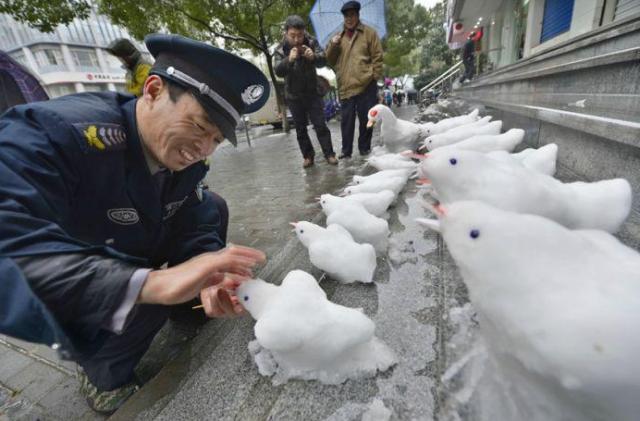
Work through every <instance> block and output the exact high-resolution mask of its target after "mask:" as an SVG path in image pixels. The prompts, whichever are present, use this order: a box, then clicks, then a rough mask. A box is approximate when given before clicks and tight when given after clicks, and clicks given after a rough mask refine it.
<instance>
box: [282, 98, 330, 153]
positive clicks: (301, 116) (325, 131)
mask: <svg viewBox="0 0 640 421" xmlns="http://www.w3.org/2000/svg"><path fill="white" fill-rule="evenodd" d="M287 105H288V106H289V109H290V110H291V115H292V116H293V121H294V123H295V125H296V136H297V139H298V146H300V152H302V157H303V158H309V159H313V158H314V156H315V154H316V153H315V150H314V149H313V145H312V144H311V139H310V138H309V133H308V132H307V124H308V121H309V120H311V124H313V129H314V130H315V131H316V136H318V142H319V143H320V147H321V148H322V153H323V154H324V157H325V158H329V157H332V156H334V155H335V153H334V152H333V145H332V144H331V132H330V131H329V128H328V127H327V122H326V121H325V119H324V102H323V101H322V98H320V97H319V96H313V97H310V98H304V99H295V100H291V99H289V100H287Z"/></svg>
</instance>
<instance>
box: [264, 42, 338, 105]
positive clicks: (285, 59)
mask: <svg viewBox="0 0 640 421" xmlns="http://www.w3.org/2000/svg"><path fill="white" fill-rule="evenodd" d="M303 44H304V45H306V46H307V47H309V48H311V49H312V50H313V52H314V54H315V59H314V60H313V61H309V60H307V59H306V58H304V57H303V55H302V51H299V52H298V58H297V59H296V60H295V61H294V62H290V61H289V53H290V52H291V46H290V45H289V43H288V42H287V40H286V38H285V39H284V40H283V41H282V42H281V43H280V45H278V48H276V51H275V72H276V75H278V76H280V77H283V78H284V79H285V85H284V92H285V98H286V99H288V100H297V99H305V98H310V97H314V96H317V95H319V94H320V92H319V91H318V81H317V73H316V68H320V67H324V66H326V64H327V59H326V57H325V55H324V51H323V50H322V47H320V44H318V41H316V39H315V38H313V37H312V36H311V35H309V34H305V36H304V41H303Z"/></svg>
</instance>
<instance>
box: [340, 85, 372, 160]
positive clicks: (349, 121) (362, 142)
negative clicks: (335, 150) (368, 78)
mask: <svg viewBox="0 0 640 421" xmlns="http://www.w3.org/2000/svg"><path fill="white" fill-rule="evenodd" d="M377 102H378V87H377V85H376V81H375V80H374V81H373V82H371V83H370V84H369V86H367V87H366V89H365V90H364V91H363V92H361V93H359V94H358V95H355V96H352V97H351V98H347V99H345V100H342V101H341V102H340V104H341V105H342V122H341V124H340V128H341V131H342V154H343V155H345V156H351V153H352V152H353V135H354V132H355V126H356V115H357V116H358V149H359V150H360V153H361V154H363V153H364V154H366V153H368V152H369V151H370V150H371V135H372V133H373V130H371V129H367V121H369V117H368V113H369V110H370V109H371V107H373V106H374V105H376V104H377Z"/></svg>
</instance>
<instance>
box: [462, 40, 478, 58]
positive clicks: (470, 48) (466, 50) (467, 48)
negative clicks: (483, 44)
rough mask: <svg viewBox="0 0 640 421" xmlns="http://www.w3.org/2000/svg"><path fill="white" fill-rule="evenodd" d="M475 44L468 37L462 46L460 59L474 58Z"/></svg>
mask: <svg viewBox="0 0 640 421" xmlns="http://www.w3.org/2000/svg"><path fill="white" fill-rule="evenodd" d="M475 54H476V44H475V42H474V41H473V40H472V39H468V40H467V42H465V43H464V46H463V47H462V60H464V61H469V60H473V59H474V58H475Z"/></svg>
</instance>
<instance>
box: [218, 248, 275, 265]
mask: <svg viewBox="0 0 640 421" xmlns="http://www.w3.org/2000/svg"><path fill="white" fill-rule="evenodd" d="M225 251H226V252H227V253H230V254H232V255H236V256H244V257H248V258H250V259H253V260H256V261H258V262H264V261H266V260H267V256H266V255H265V254H264V252H262V251H260V250H258V249H254V248H251V247H244V246H237V245H232V246H230V247H227V248H226V249H225Z"/></svg>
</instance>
